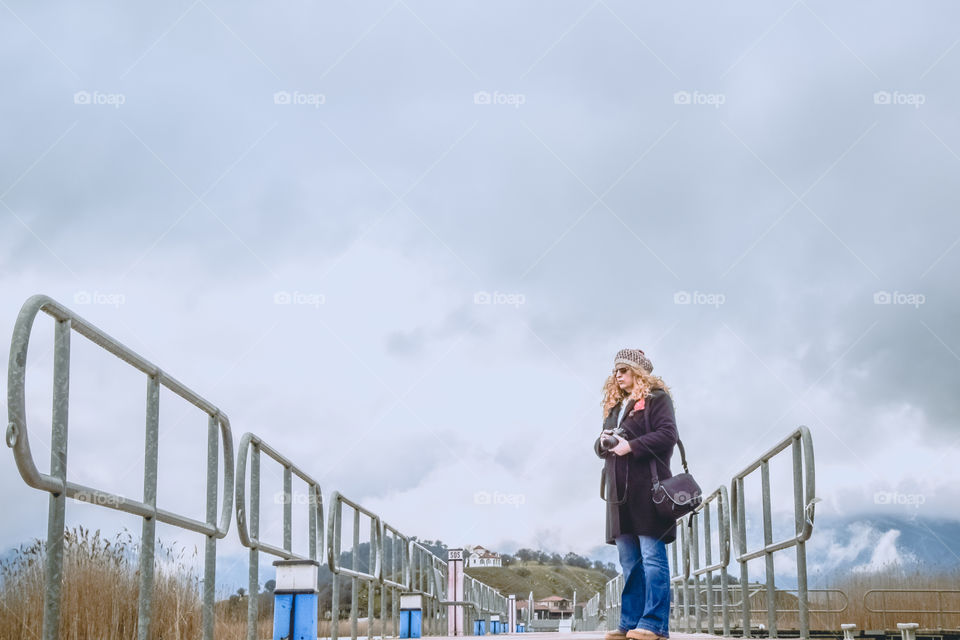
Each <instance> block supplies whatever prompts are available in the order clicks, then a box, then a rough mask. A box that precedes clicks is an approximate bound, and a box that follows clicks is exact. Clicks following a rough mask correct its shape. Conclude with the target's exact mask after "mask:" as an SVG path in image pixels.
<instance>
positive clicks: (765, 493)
mask: <svg viewBox="0 0 960 640" xmlns="http://www.w3.org/2000/svg"><path fill="white" fill-rule="evenodd" d="M788 447H790V448H791V451H792V454H793V499H794V500H793V502H794V505H793V506H794V521H795V534H794V535H793V536H792V537H790V538H787V539H785V540H781V541H780V542H774V541H773V522H772V519H773V518H772V513H771V506H770V464H769V463H770V460H771V459H772V458H773V457H774V456H775V455H777V454H778V453H780V452H781V451H783V450H784V449H786V448H788ZM756 469H760V473H761V483H762V489H761V492H762V493H761V500H762V507H763V538H764V541H763V547H762V548H760V549H757V550H755V551H749V550H748V549H747V533H746V505H745V498H744V478H746V476H747V475H749V474H750V473H752V472H753V471H755V470H756ZM730 495H731V503H730V504H731V512H732V518H731V527H732V528H733V531H734V540H735V541H736V544H737V551H738V555H737V562H739V563H740V578H741V580H740V581H741V583H743V584H747V583H748V582H749V580H748V576H747V561H749V560H752V559H753V558H759V557H761V556H763V557H764V558H765V560H766V565H765V569H766V583H767V624H768V633H769V637H771V638H776V637H777V616H776V600H775V598H774V593H775V585H774V562H773V553H774V552H775V551H779V550H781V549H787V548H789V547H796V549H797V592H798V593H797V598H798V602H799V607H800V614H799V618H800V629H799V631H800V637H801V638H804V639H806V638H809V637H810V621H809V615H808V612H807V554H806V541H807V539H809V538H810V535H811V533H812V532H813V514H814V505H815V503H816V501H817V498H816V479H815V475H814V460H813V439H812V438H811V436H810V430H809V429H807V427H805V426H803V425H801V426H799V427H797V428H796V429H794V430H793V432H791V433H790V434H789V435H788V436H787V437H786V438H784V439H783V440H781V441H780V442H778V443H777V444H776V445H774V446H773V447H772V448H770V449H769V450H768V451H767V452H766V453H764V454H763V455H761V456H760V457H758V458H757V459H756V460H754V461H753V462H751V463H750V464H748V465H747V466H746V467H745V468H744V469H743V470H742V471H740V472H739V473H737V474H736V475H734V476H733V479H732V480H731V481H730ZM742 612H743V632H744V635H745V637H750V599H749V598H744V599H743V606H742Z"/></svg>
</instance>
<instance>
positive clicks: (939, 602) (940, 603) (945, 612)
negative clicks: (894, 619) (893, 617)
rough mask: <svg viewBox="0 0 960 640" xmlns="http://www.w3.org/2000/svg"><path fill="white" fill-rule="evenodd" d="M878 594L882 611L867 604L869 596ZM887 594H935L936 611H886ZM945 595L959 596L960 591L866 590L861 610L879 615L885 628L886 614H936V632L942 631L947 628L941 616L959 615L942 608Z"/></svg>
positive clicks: (959, 613) (958, 612)
mask: <svg viewBox="0 0 960 640" xmlns="http://www.w3.org/2000/svg"><path fill="white" fill-rule="evenodd" d="M874 593H879V594H880V598H881V606H882V607H883V608H882V609H879V610H877V609H873V608H871V607H870V606H869V605H868V604H867V598H869V597H870V596H871V594H874ZM888 593H898V594H904V593H935V594H937V609H936V610H933V609H887V608H886V594H888ZM945 593H951V594H958V595H960V589H868V590H867V591H866V592H864V594H863V608H864V610H866V611H869V612H870V613H879V614H881V615H882V616H883V618H882V620H881V624H882V625H883V626H884V627H886V625H887V620H886V614H888V613H910V614H920V615H922V614H925V613H926V614H936V615H937V624H938V630H944V629H946V628H947V627H946V626H945V625H944V623H943V622H944V621H943V616H945V615H960V610H956V611H953V610H950V609H944V608H943V595H944V594H945Z"/></svg>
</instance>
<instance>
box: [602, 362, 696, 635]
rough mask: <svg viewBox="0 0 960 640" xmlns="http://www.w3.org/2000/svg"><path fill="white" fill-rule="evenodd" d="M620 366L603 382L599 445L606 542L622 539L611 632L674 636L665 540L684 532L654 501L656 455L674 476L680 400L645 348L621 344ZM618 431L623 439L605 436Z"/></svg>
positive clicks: (661, 472) (661, 468)
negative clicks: (675, 402)
mask: <svg viewBox="0 0 960 640" xmlns="http://www.w3.org/2000/svg"><path fill="white" fill-rule="evenodd" d="M613 366H614V370H613V374H611V375H610V376H609V377H608V378H607V380H606V382H604V385H603V416H604V422H603V432H602V433H601V434H600V437H598V438H597V441H596V442H595V443H594V445H593V448H594V452H595V453H596V454H597V455H598V456H600V457H601V458H604V459H605V460H604V478H605V479H606V480H607V482H606V483H605V489H606V491H605V494H606V495H605V499H606V500H607V534H606V535H607V544H615V545H616V546H617V552H618V554H619V556H620V566H621V568H622V569H623V578H624V584H623V594H622V596H621V608H620V623H619V625H618V628H617V630H616V631H611V632H609V633H607V635H606V640H624V639H625V638H630V639H631V640H658V639H660V638H669V637H670V631H669V622H670V567H669V565H668V563H667V547H666V545H667V544H668V543H670V542H673V541H674V540H675V539H676V537H677V533H676V522H675V521H674V520H670V519H664V518H663V517H661V516H659V515H658V514H657V511H656V509H655V508H654V504H653V499H652V497H651V489H652V486H653V481H652V479H651V475H650V461H651V460H653V461H654V463H655V464H656V469H657V475H658V476H659V477H660V479H661V480H663V479H665V478H670V477H672V475H673V474H672V473H671V471H670V457H671V455H672V454H673V446H674V445H675V444H676V442H677V438H678V436H677V423H676V418H675V416H674V412H673V400H672V398H671V395H670V389H669V387H667V385H666V384H665V383H664V382H663V380H662V379H661V378H660V377H659V376H654V375H651V373H652V372H653V364H652V363H651V362H650V359H649V358H647V356H646V355H644V353H643V351H641V350H640V349H621V350H620V351H619V352H618V353H617V355H616V357H615V358H614V364H613ZM618 428H619V429H622V431H620V432H619V433H620V434H622V435H618V433H617V431H615V430H617V429H618ZM611 437H612V438H615V443H616V444H613V442H614V441H613V440H610V441H608V444H607V445H606V446H605V445H604V444H602V443H601V441H602V440H603V439H604V438H611ZM617 502H620V504H617Z"/></svg>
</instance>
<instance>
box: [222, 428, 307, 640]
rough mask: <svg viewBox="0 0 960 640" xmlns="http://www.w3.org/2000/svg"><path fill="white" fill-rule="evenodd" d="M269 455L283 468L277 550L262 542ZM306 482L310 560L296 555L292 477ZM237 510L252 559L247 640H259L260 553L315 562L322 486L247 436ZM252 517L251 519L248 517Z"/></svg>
mask: <svg viewBox="0 0 960 640" xmlns="http://www.w3.org/2000/svg"><path fill="white" fill-rule="evenodd" d="M261 453H263V454H266V455H267V456H268V457H270V458H272V459H273V460H274V461H276V462H278V463H279V464H280V465H281V466H282V467H283V543H282V544H283V546H282V547H278V546H276V545H274V544H270V543H267V542H263V541H262V540H260V488H261V487H260V454H261ZM248 457H249V458H250V506H249V507H247V500H246V497H247V496H246V469H247V458H248ZM294 475H296V476H297V477H298V478H300V479H301V480H303V481H304V482H305V483H306V484H307V510H308V517H307V520H308V523H309V524H308V529H309V530H308V534H307V540H308V552H307V556H306V557H304V556H302V555H298V554H295V553H294V552H293V531H292V521H293V476H294ZM235 491H236V507H237V509H236V510H237V533H238V534H239V536H240V542H241V543H242V544H243V546H245V547H247V548H248V549H249V550H250V551H249V555H250V562H249V565H250V567H249V579H248V589H247V593H248V594H250V595H249V597H248V598H247V640H256V638H257V620H258V619H259V615H260V611H259V606H260V605H259V602H260V599H259V598H258V597H256V594H257V593H258V591H259V585H260V581H259V572H260V565H259V562H260V552H261V551H263V552H265V553H269V554H270V555H274V556H278V557H280V558H283V559H284V560H292V559H298V560H305V559H309V560H316V559H317V543H318V540H317V538H318V536H319V545H320V546H321V547H322V546H323V527H322V526H318V523H320V524H321V525H322V523H323V494H322V492H321V490H320V485H319V484H318V483H317V481H316V480H314V479H313V478H311V477H310V476H309V475H307V473H306V472H305V471H303V470H302V469H300V468H299V467H297V466H296V465H295V464H293V462H291V461H290V460H289V459H287V457H286V456H284V455H283V454H281V453H280V452H279V451H277V450H276V449H274V448H273V447H271V446H270V445H268V444H266V443H265V442H264V441H263V440H261V439H260V438H259V437H257V436H256V435H254V434H252V433H250V432H247V433H245V434H243V437H242V438H241V439H240V446H239V447H238V449H237V474H236V487H235ZM248 513H249V514H250V517H249V519H248V518H247V514H248Z"/></svg>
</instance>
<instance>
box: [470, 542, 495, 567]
mask: <svg viewBox="0 0 960 640" xmlns="http://www.w3.org/2000/svg"><path fill="white" fill-rule="evenodd" d="M464 550H465V551H467V553H468V555H466V558H467V562H466V566H468V567H502V566H503V558H501V557H500V554H499V553H496V552H495V551H490V550H489V549H487V548H485V547H481V546H480V545H477V546H475V547H471V546H469V545H468V546H466V547H465V548H464Z"/></svg>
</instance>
